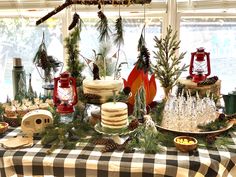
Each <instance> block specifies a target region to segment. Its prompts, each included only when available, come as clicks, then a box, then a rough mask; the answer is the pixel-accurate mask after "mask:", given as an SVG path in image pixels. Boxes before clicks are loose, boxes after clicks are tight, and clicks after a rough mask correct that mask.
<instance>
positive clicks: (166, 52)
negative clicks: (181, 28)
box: [152, 26, 188, 88]
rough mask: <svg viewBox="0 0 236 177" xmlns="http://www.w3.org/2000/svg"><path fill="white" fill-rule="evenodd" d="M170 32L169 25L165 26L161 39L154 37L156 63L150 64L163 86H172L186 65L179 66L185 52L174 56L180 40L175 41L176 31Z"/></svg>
mask: <svg viewBox="0 0 236 177" xmlns="http://www.w3.org/2000/svg"><path fill="white" fill-rule="evenodd" d="M172 33H173V31H172V29H171V27H170V26H169V27H168V28H167V35H166V36H165V37H164V38H163V39H158V38H157V37H156V36H155V37H154V41H155V48H157V51H156V52H154V58H155V59H156V65H152V68H153V70H154V73H155V76H156V77H157V78H158V79H159V80H160V83H161V85H162V87H164V88H173V86H174V85H175V84H176V81H177V80H178V78H179V77H180V75H181V73H182V72H183V71H185V70H186V68H187V67H188V66H186V65H183V66H182V67H180V66H179V65H180V64H181V60H182V59H183V58H184V55H185V54H186V52H184V53H181V54H180V55H179V56H176V50H177V49H179V45H180V41H177V32H175V33H174V34H172Z"/></svg>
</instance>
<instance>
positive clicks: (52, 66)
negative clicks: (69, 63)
mask: <svg viewBox="0 0 236 177" xmlns="http://www.w3.org/2000/svg"><path fill="white" fill-rule="evenodd" d="M33 63H34V64H35V66H36V68H37V69H38V68H42V70H43V71H44V73H41V72H40V71H39V70H38V72H39V74H40V77H41V78H42V79H44V81H45V82H52V80H53V75H52V72H54V73H55V72H57V71H58V68H59V67H62V66H63V63H62V62H60V61H58V60H57V59H55V58H54V57H52V56H49V55H48V54H47V48H46V45H45V41H44V34H43V39H42V42H41V44H40V45H39V48H38V50H37V52H36V54H35V56H34V58H33Z"/></svg>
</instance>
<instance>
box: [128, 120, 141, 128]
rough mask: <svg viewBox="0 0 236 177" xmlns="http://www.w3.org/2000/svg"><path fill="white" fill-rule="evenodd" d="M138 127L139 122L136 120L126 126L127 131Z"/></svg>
mask: <svg viewBox="0 0 236 177" xmlns="http://www.w3.org/2000/svg"><path fill="white" fill-rule="evenodd" d="M138 125H139V121H138V119H133V120H132V121H131V122H130V123H129V126H128V129H129V130H134V129H136V128H137V127H138Z"/></svg>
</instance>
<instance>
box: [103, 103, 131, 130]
mask: <svg viewBox="0 0 236 177" xmlns="http://www.w3.org/2000/svg"><path fill="white" fill-rule="evenodd" d="M101 125H102V127H106V128H111V129H118V128H124V127H127V126H128V107H127V104H125V103H122V102H116V103H113V102H107V103H104V104H102V106H101Z"/></svg>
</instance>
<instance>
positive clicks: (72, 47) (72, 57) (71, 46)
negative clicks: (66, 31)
mask: <svg viewBox="0 0 236 177" xmlns="http://www.w3.org/2000/svg"><path fill="white" fill-rule="evenodd" d="M80 32H81V24H80V25H77V26H75V28H73V31H72V32H71V33H70V35H69V36H68V37H66V38H65V48H66V50H67V55H68V60H67V66H68V68H67V70H68V71H69V72H70V73H71V76H72V77H74V78H76V84H77V86H82V81H83V79H84V77H83V76H82V74H81V73H82V70H83V69H84V67H85V65H84V63H82V62H80V60H79V57H78V55H79V51H78V44H77V43H78V41H79V40H80Z"/></svg>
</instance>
